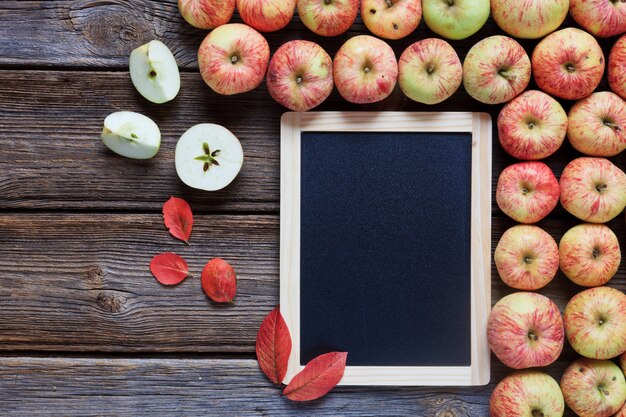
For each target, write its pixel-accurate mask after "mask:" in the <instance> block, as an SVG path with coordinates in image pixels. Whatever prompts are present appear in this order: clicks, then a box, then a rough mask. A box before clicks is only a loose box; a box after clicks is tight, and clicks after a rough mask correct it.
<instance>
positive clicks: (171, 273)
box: [150, 252, 190, 285]
mask: <svg viewBox="0 0 626 417" xmlns="http://www.w3.org/2000/svg"><path fill="white" fill-rule="evenodd" d="M150 272H152V275H154V277H155V278H156V279H157V281H159V282H160V283H161V284H163V285H176V284H179V283H180V282H181V281H182V280H184V279H185V278H187V277H188V276H189V275H190V274H189V267H188V266H187V262H185V260H184V259H183V258H181V257H180V256H178V255H176V254H175V253H172V252H165V253H162V254H160V255H156V256H155V257H154V258H152V261H150Z"/></svg>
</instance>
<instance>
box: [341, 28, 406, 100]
mask: <svg viewBox="0 0 626 417" xmlns="http://www.w3.org/2000/svg"><path fill="white" fill-rule="evenodd" d="M333 78H334V79H335V85H336V86H337V90H338V91H339V94H341V96H342V97H343V98H344V99H346V100H348V101H349V102H352V103H374V102H377V101H380V100H383V99H384V98H386V97H388V96H389V94H391V92H392V91H393V88H394V87H395V85H396V81H397V80H398V63H397V61H396V56H395V55H394V53H393V49H391V47H390V46H389V45H387V44H386V43H385V42H384V41H382V40H380V39H377V38H375V37H373V36H369V35H359V36H355V37H353V38H350V39H348V40H347V41H346V43H344V44H343V45H342V46H341V48H339V50H338V51H337V55H335V62H334V65H333Z"/></svg>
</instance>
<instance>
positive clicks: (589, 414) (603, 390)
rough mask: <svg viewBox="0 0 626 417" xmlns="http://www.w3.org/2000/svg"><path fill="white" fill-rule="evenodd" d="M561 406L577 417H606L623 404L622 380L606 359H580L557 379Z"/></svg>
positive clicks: (625, 385) (625, 387)
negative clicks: (563, 400) (563, 399)
mask: <svg viewBox="0 0 626 417" xmlns="http://www.w3.org/2000/svg"><path fill="white" fill-rule="evenodd" d="M561 390H562V391H563V397H564V398H565V403H566V404H567V405H568V406H569V408H571V409H572V410H573V411H574V412H575V413H576V414H577V415H578V416H580V417H610V416H611V415H613V414H614V413H616V412H617V411H618V410H619V409H620V407H622V405H623V404H624V401H626V381H625V380H624V374H623V373H622V371H621V370H620V369H619V367H618V366H617V365H615V364H614V363H613V362H611V361H608V360H594V359H585V358H581V359H578V360H576V361H574V362H572V363H571V364H570V365H569V366H568V367H567V369H565V372H564V373H563V377H562V378H561Z"/></svg>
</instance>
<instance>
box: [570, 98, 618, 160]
mask: <svg viewBox="0 0 626 417" xmlns="http://www.w3.org/2000/svg"><path fill="white" fill-rule="evenodd" d="M568 118H569V126H568V128H567V137H568V138H569V141H570V143H571V144H572V146H573V147H574V148H575V149H576V150H577V151H579V152H582V153H584V154H586V155H592V156H615V155H617V154H618V153H620V152H622V151H623V150H624V149H626V133H625V132H624V129H626V102H624V100H622V99H621V98H620V97H619V96H618V95H617V94H613V93H611V92H609V91H602V92H598V93H593V94H591V95H589V96H588V97H585V98H583V99H582V100H579V101H577V102H576V103H574V105H573V106H572V108H571V109H570V111H569V114H568Z"/></svg>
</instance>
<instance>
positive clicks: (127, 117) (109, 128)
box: [101, 111, 161, 159]
mask: <svg viewBox="0 0 626 417" xmlns="http://www.w3.org/2000/svg"><path fill="white" fill-rule="evenodd" d="M101 138H102V142H103V143H104V144H105V145H106V147H107V148H109V149H110V150H112V151H113V152H115V153H116V154H118V155H121V156H125V157H127V158H132V159H150V158H152V157H153V156H154V155H156V154H157V152H158V151H159V147H160V146H161V132H160V131H159V127H158V126H157V125H156V123H154V122H153V121H152V119H150V118H149V117H146V116H144V115H143V114H139V113H135V112H131V111H118V112H115V113H111V114H109V115H108V116H107V117H106V118H105V119H104V127H103V128H102V136H101Z"/></svg>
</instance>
